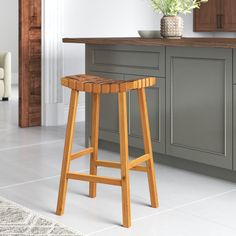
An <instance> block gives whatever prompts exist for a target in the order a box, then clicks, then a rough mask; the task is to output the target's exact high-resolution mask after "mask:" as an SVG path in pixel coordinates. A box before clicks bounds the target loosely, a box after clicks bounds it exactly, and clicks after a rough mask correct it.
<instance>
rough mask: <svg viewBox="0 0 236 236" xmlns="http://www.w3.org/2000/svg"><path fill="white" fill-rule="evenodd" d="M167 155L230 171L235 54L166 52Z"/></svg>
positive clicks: (197, 50) (202, 50) (199, 50)
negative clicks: (233, 64)
mask: <svg viewBox="0 0 236 236" xmlns="http://www.w3.org/2000/svg"><path fill="white" fill-rule="evenodd" d="M166 86H167V95H166V99H167V100H166V102H167V108H166V109H167V111H166V112H167V126H166V127H167V129H166V131H167V133H166V137H167V143H166V148H167V154H169V155H174V156H177V157H181V158H185V159H188V160H193V161H196V162H202V163H206V164H209V165H214V166H219V167H223V168H228V169H232V50H231V49H216V48H215V49H213V48H177V47H172V48H171V47H169V48H167V78H166Z"/></svg>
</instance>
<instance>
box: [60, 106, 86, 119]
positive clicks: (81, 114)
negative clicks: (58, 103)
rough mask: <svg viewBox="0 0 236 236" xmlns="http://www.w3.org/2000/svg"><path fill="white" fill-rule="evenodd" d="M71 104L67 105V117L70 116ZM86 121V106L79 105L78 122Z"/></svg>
mask: <svg viewBox="0 0 236 236" xmlns="http://www.w3.org/2000/svg"><path fill="white" fill-rule="evenodd" d="M68 112H69V105H66V106H65V112H64V113H65V117H67V116H68ZM84 121H85V106H81V105H79V106H78V109H77V114H76V122H84Z"/></svg>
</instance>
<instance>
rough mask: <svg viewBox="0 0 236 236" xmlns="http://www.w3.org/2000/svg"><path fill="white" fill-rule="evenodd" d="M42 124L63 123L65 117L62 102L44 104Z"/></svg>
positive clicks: (56, 124) (54, 124)
mask: <svg viewBox="0 0 236 236" xmlns="http://www.w3.org/2000/svg"><path fill="white" fill-rule="evenodd" d="M42 118H43V119H42V124H43V126H58V125H65V123H66V117H65V113H64V104H63V103H53V104H44V111H43V115H42Z"/></svg>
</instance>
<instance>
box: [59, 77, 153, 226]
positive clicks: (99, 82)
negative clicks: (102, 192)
mask: <svg viewBox="0 0 236 236" xmlns="http://www.w3.org/2000/svg"><path fill="white" fill-rule="evenodd" d="M156 80H157V79H156V78H153V77H149V78H141V79H136V80H129V81H124V80H110V79H105V78H101V77H97V76H91V75H75V76H68V77H65V78H63V79H62V80H61V83H62V85H63V86H65V87H68V88H70V89H71V98H70V108H69V115H68V124H67V130H66V138H65V147H64V157H63V163H62V171H61V180H60V189H59V195H58V203H57V214H58V215H62V214H63V213H64V207H65V199H66V191H67V183H68V179H74V180H82V181H89V182H90V183H89V196H90V197H92V198H94V197H96V183H102V184H110V185H117V186H121V189H122V211H123V226H124V227H130V226H131V215H130V180H129V170H135V171H143V172H147V175H148V182H149V190H150V199H151V206H152V207H154V208H157V207H158V197H157V190H156V179H155V172H154V163H153V155H152V144H151V137H150V128H149V121H148V111H147V105H146V95H145V88H146V87H150V86H153V85H155V84H156ZM134 89H135V90H137V92H138V100H139V106H140V115H141V123H142V131H143V139H144V155H143V156H141V157H139V158H137V159H135V160H132V161H129V154H128V128H127V107H126V92H127V91H129V90H134ZM79 91H83V92H89V93H92V119H91V120H92V131H91V147H89V148H87V149H84V150H83V151H80V152H77V153H72V141H73V135H74V126H75V117H76V111H77V105H78V94H79ZM102 93H117V94H118V103H119V130H120V163H118V162H111V161H102V160H98V131H99V108H100V94H102ZM86 154H91V158H90V174H78V173H72V172H70V171H69V168H70V161H72V160H75V159H77V158H79V157H81V156H84V155H86ZM143 162H145V163H146V165H145V166H143V165H140V164H141V163H143ZM98 166H103V167H110V168H119V169H121V178H120V179H117V178H109V177H100V176H97V167H98Z"/></svg>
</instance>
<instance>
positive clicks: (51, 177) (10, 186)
mask: <svg viewBox="0 0 236 236" xmlns="http://www.w3.org/2000/svg"><path fill="white" fill-rule="evenodd" d="M79 171H80V172H86V171H89V169H83V170H79ZM60 176H61V175H54V176H49V177H44V178H39V179H35V180H30V181H25V182H22V183H18V184H11V185H7V186H3V187H0V190H4V189H9V188H14V187H18V186H22V185H26V184H32V183H36V182H41V181H44V180H49V179H54V178H58V177H60Z"/></svg>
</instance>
